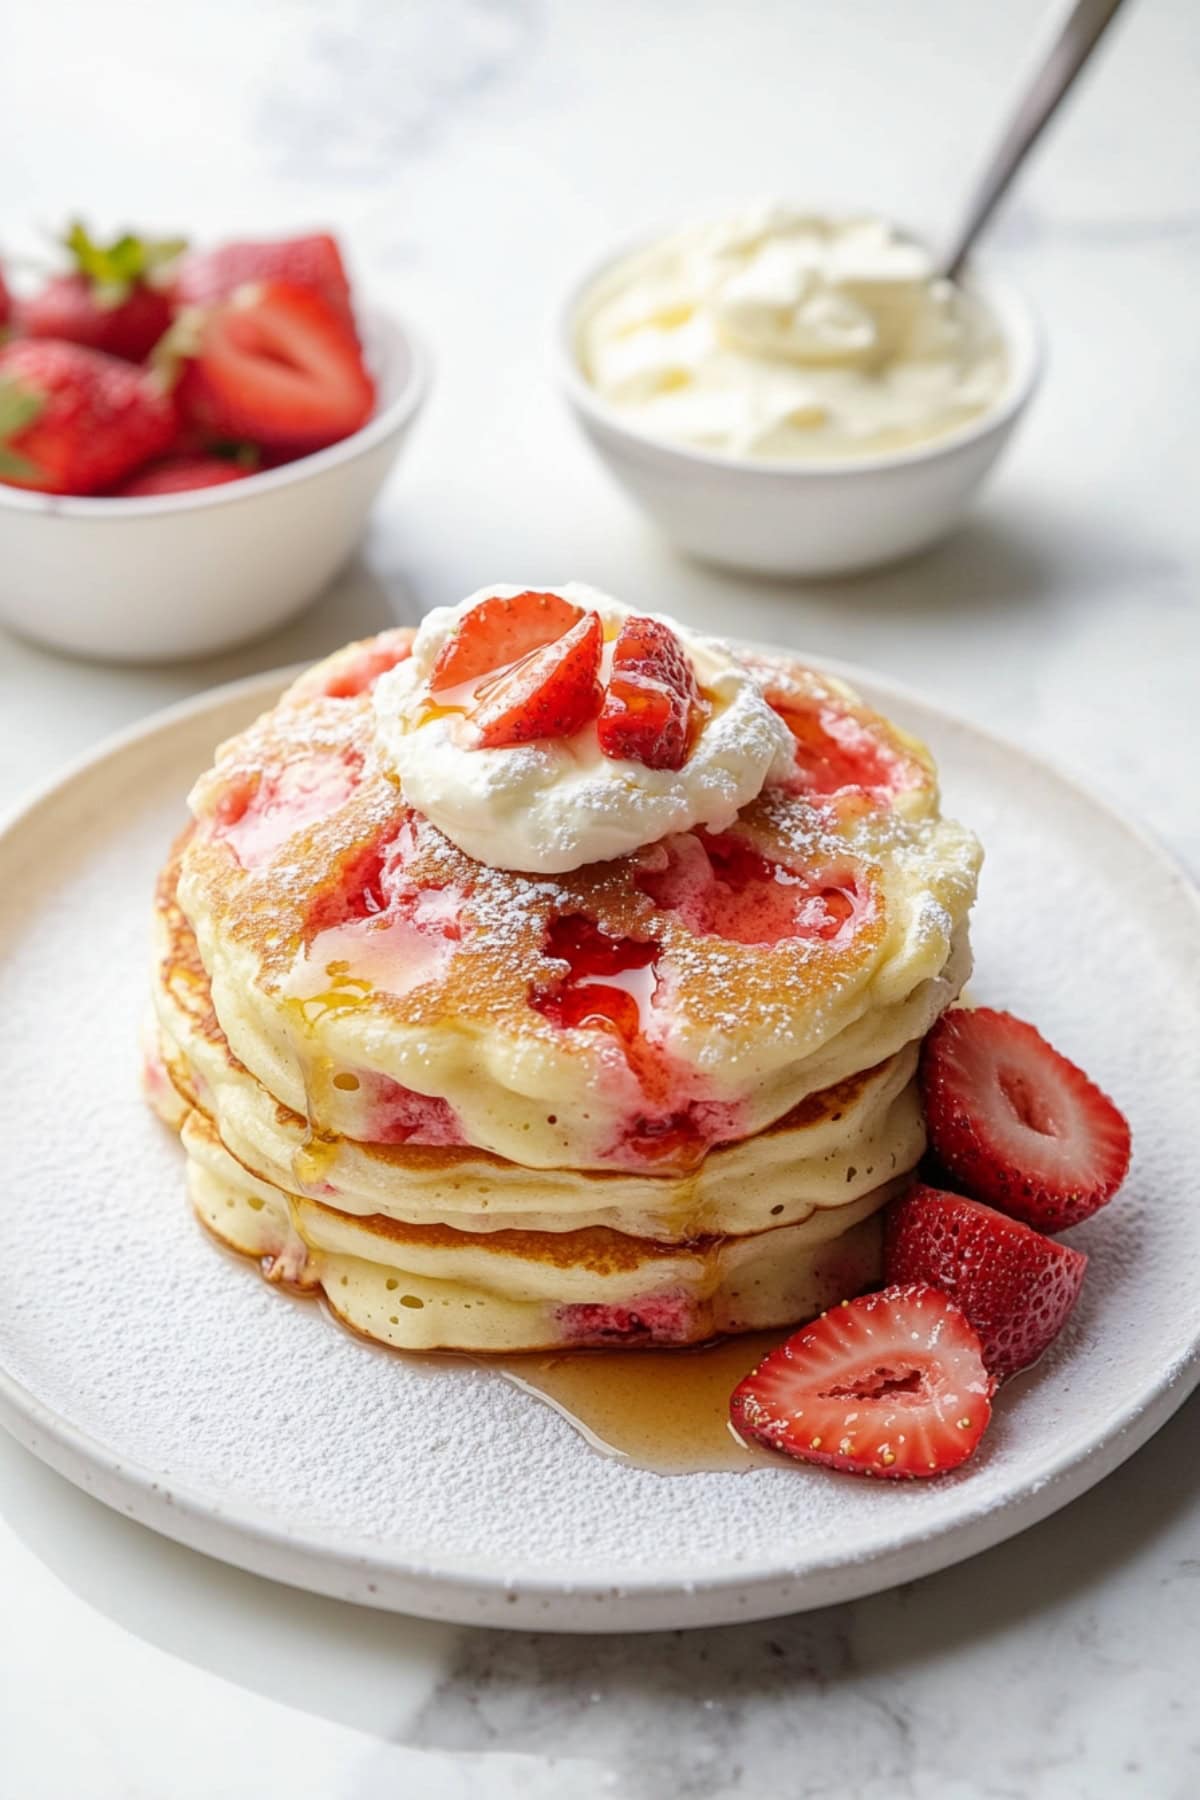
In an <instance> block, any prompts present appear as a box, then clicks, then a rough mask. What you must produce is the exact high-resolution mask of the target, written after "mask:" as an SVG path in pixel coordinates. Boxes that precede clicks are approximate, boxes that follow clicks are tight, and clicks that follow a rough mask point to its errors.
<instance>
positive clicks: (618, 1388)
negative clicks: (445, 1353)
mask: <svg viewBox="0 0 1200 1800" xmlns="http://www.w3.org/2000/svg"><path fill="white" fill-rule="evenodd" d="M785 1335H786V1333H781V1332H779V1331H760V1332H752V1333H748V1334H747V1335H746V1336H744V1337H735V1338H726V1339H725V1340H723V1342H721V1343H718V1344H711V1345H708V1346H706V1347H705V1348H702V1349H698V1350H570V1351H565V1352H554V1351H552V1352H549V1353H543V1354H537V1355H529V1356H510V1357H505V1358H504V1359H503V1360H500V1361H496V1362H492V1361H490V1360H489V1361H488V1362H487V1363H486V1364H484V1366H485V1367H487V1368H493V1369H495V1370H496V1371H497V1373H499V1374H501V1375H503V1377H504V1379H505V1380H506V1381H511V1382H512V1383H513V1385H514V1386H515V1387H518V1388H520V1389H521V1391H522V1392H523V1393H526V1394H533V1395H535V1396H536V1397H537V1398H538V1399H539V1400H544V1401H545V1402H546V1403H547V1404H548V1405H550V1406H552V1407H553V1408H554V1410H555V1412H557V1413H561V1414H562V1416H563V1418H564V1419H567V1420H569V1421H570V1423H571V1424H572V1425H573V1426H574V1427H575V1429H576V1431H578V1432H579V1434H580V1436H581V1437H582V1438H584V1439H585V1440H586V1442H587V1443H588V1444H590V1445H591V1447H592V1449H593V1450H596V1451H598V1452H599V1453H600V1454H601V1455H604V1456H611V1457H614V1458H616V1459H617V1460H618V1461H620V1462H625V1463H631V1464H633V1465H634V1466H635V1467H637V1468H642V1469H651V1470H653V1471H654V1472H655V1473H656V1474H659V1475H684V1474H695V1473H698V1472H700V1471H702V1470H710V1469H711V1470H717V1469H727V1470H735V1471H736V1470H745V1469H752V1468H762V1467H764V1466H767V1465H769V1464H771V1463H774V1462H776V1461H777V1460H778V1459H777V1458H776V1457H774V1456H772V1455H771V1454H770V1452H769V1451H766V1450H761V1449H758V1448H757V1447H753V1446H751V1445H748V1444H745V1443H743V1442H742V1440H741V1438H739V1437H738V1436H737V1434H736V1432H735V1431H734V1429H733V1426H732V1425H731V1424H730V1420H729V1396H730V1395H731V1394H732V1392H733V1390H734V1388H735V1387H736V1386H737V1384H738V1382H739V1381H741V1379H742V1377H743V1376H744V1375H747V1374H749V1372H750V1370H751V1369H752V1368H754V1367H755V1365H756V1364H757V1363H759V1362H761V1361H762V1359H763V1357H764V1356H765V1355H766V1354H767V1352H768V1351H769V1350H774V1349H775V1347H776V1346H777V1345H778V1344H779V1343H780V1342H781V1339H782V1337H783V1336H785Z"/></svg>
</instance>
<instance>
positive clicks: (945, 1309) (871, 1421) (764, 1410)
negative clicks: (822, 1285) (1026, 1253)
mask: <svg viewBox="0 0 1200 1800" xmlns="http://www.w3.org/2000/svg"><path fill="white" fill-rule="evenodd" d="M995 1385H996V1384H995V1382H994V1381H993V1379H992V1377H991V1376H990V1375H989V1374H988V1372H987V1370H986V1369H985V1367H984V1364H983V1357H982V1355H981V1353H980V1344H979V1339H978V1337H977V1336H976V1334H975V1332H974V1331H973V1330H972V1329H971V1327H970V1325H969V1324H968V1323H967V1321H966V1319H965V1318H964V1317H963V1315H962V1313H961V1312H960V1311H959V1309H958V1307H957V1306H955V1305H954V1304H953V1303H952V1302H951V1301H950V1300H947V1298H946V1296H945V1295H944V1294H939V1293H938V1292H937V1291H936V1289H934V1288H931V1287H923V1286H921V1285H919V1284H918V1285H917V1286H914V1287H889V1288H884V1289H883V1291H882V1293H878V1294H864V1295H863V1296H862V1298H861V1299H859V1300H843V1302H842V1304H841V1305H840V1306H835V1307H833V1308H832V1309H831V1310H830V1311H829V1312H827V1313H822V1315H821V1317H820V1318H819V1319H814V1320H813V1322H812V1324H811V1325H805V1326H804V1327H803V1328H802V1329H801V1330H800V1331H798V1332H796V1334H795V1336H794V1337H790V1338H788V1340H787V1342H786V1343H785V1344H781V1345H780V1346H779V1348H778V1350H772V1352H771V1354H770V1355H769V1356H768V1357H767V1358H766V1360H765V1361H764V1362H761V1363H759V1365H758V1367H757V1369H755V1370H753V1371H752V1373H751V1374H749V1375H747V1377H746V1379H745V1380H744V1381H743V1382H742V1383H741V1385H740V1386H739V1387H736V1388H735V1389H734V1392H733V1398H732V1400H731V1401H730V1403H729V1410H730V1416H731V1418H732V1420H733V1424H734V1428H735V1429H736V1430H737V1431H739V1432H740V1433H741V1434H742V1436H743V1437H753V1438H757V1439H758V1440H759V1442H760V1443H763V1444H766V1445H768V1446H769V1447H770V1448H771V1449H772V1450H783V1451H786V1453H787V1454H788V1455H789V1456H797V1457H799V1458H800V1459H801V1460H802V1461H803V1462H817V1463H826V1464H828V1466H829V1467H830V1468H834V1469H846V1470H849V1471H850V1472H851V1473H853V1474H857V1475H884V1476H887V1477H889V1478H890V1479H892V1480H898V1479H900V1478H901V1477H903V1476H915V1475H921V1476H924V1475H940V1474H942V1473H943V1472H944V1471H945V1470H946V1469H956V1468H957V1467H958V1465H959V1463H962V1462H965V1461H966V1459H967V1457H968V1456H970V1454H971V1452H972V1450H974V1448H975V1446H976V1444H978V1442H979V1440H980V1438H981V1437H982V1436H983V1434H984V1432H985V1431H986V1429H987V1424H988V1420H989V1419H990V1418H991V1413H992V1408H991V1397H992V1394H993V1392H994V1391H995Z"/></svg>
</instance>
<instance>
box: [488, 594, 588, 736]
mask: <svg viewBox="0 0 1200 1800" xmlns="http://www.w3.org/2000/svg"><path fill="white" fill-rule="evenodd" d="M603 648H604V629H603V626H602V625H601V623H600V615H599V613H594V612H590V613H585V614H584V616H583V618H582V619H580V620H579V622H578V624H576V625H572V627H571V629H570V631H568V632H566V633H565V634H564V635H563V636H562V637H560V638H556V639H555V641H554V642H553V643H551V644H544V645H543V646H542V648H541V649H540V650H531V651H530V652H529V654H528V655H527V656H523V657H522V658H521V659H520V661H519V662H516V663H513V664H512V666H511V667H510V668H507V669H504V670H502V671H501V672H500V673H499V674H497V675H495V676H493V677H492V678H491V679H490V680H484V681H483V682H482V683H481V684H480V686H479V687H478V688H477V689H476V690H475V698H474V703H473V705H472V707H471V710H470V713H469V718H470V721H471V724H472V726H473V729H474V740H475V743H476V744H477V746H478V747H479V748H480V749H486V750H497V749H503V748H506V747H507V746H509V745H512V744H528V743H531V742H532V741H533V740H534V739H535V738H564V737H573V736H574V734H575V732H577V731H581V730H582V729H583V727H584V726H585V725H586V724H587V723H588V721H589V719H594V718H595V716H596V714H597V713H598V712H599V710H600V699H601V692H600V653H601V651H602V650H603Z"/></svg>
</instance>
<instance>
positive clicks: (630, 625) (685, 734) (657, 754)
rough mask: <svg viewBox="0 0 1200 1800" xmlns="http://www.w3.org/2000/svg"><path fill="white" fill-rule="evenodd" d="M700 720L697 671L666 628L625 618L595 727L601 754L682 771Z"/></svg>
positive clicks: (641, 620) (649, 765)
mask: <svg viewBox="0 0 1200 1800" xmlns="http://www.w3.org/2000/svg"><path fill="white" fill-rule="evenodd" d="M701 717H702V714H701V701H700V689H699V687H698V686H697V683H696V672H695V670H694V669H693V667H692V664H691V659H690V658H689V657H688V655H687V654H686V652H685V651H684V648H683V646H682V644H681V643H680V642H679V639H678V638H677V637H676V636H675V633H674V632H673V631H672V630H671V628H670V626H669V625H664V624H662V622H661V621H660V620H658V619H647V618H641V617H634V618H632V619H626V621H625V623H624V624H623V625H622V627H621V630H620V632H619V634H618V636H617V641H616V643H615V645H614V646H613V658H612V672H611V674H610V676H609V680H608V687H607V689H606V691H605V695H604V705H603V707H602V709H601V712H600V718H599V721H598V723H597V726H596V730H597V733H598V735H599V738H600V748H601V750H602V751H603V752H604V754H605V756H611V757H613V758H614V759H616V760H628V761H630V762H640V763H641V764H642V765H643V766H644V767H645V768H647V769H682V767H683V765H684V763H685V762H686V761H687V759H688V754H689V752H690V750H691V747H692V743H693V740H694V738H695V734H696V730H697V728H698V726H699V723H700V720H701Z"/></svg>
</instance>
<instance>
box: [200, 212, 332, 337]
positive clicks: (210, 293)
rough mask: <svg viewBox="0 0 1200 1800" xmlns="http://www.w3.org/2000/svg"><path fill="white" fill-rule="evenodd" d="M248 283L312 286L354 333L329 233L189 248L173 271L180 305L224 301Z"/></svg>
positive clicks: (205, 304)
mask: <svg viewBox="0 0 1200 1800" xmlns="http://www.w3.org/2000/svg"><path fill="white" fill-rule="evenodd" d="M248 281H286V282H290V283H291V285H292V286H293V287H303V288H311V289H312V290H313V292H314V293H317V294H320V296H321V298H322V299H323V300H324V301H325V302H326V304H327V305H328V306H330V307H331V308H332V309H333V311H334V312H336V313H337V314H338V316H339V317H340V318H341V319H342V321H343V323H344V324H346V325H348V326H349V327H350V329H351V330H352V331H353V329H354V312H353V308H352V307H351V304H350V283H349V281H348V280H347V279H346V270H345V266H344V265H343V263H342V257H341V252H340V251H339V249H338V247H337V243H336V242H335V240H334V239H333V238H331V237H330V236H329V234H328V233H327V232H313V233H312V234H311V235H310V236H308V237H297V238H284V239H282V240H279V241H276V242H273V243H272V242H267V243H261V242H260V243H240V244H221V245H219V246H218V247H217V248H216V249H215V250H193V251H191V252H189V254H188V255H187V256H185V257H184V259H183V261H182V262H181V263H180V264H179V267H178V268H177V269H176V271H175V280H174V289H175V300H176V304H177V305H179V306H207V305H209V304H210V303H211V302H212V301H214V300H225V299H228V297H229V295H230V294H232V293H233V291H234V289H235V288H239V287H243V286H244V285H245V283H246V282H248Z"/></svg>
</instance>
